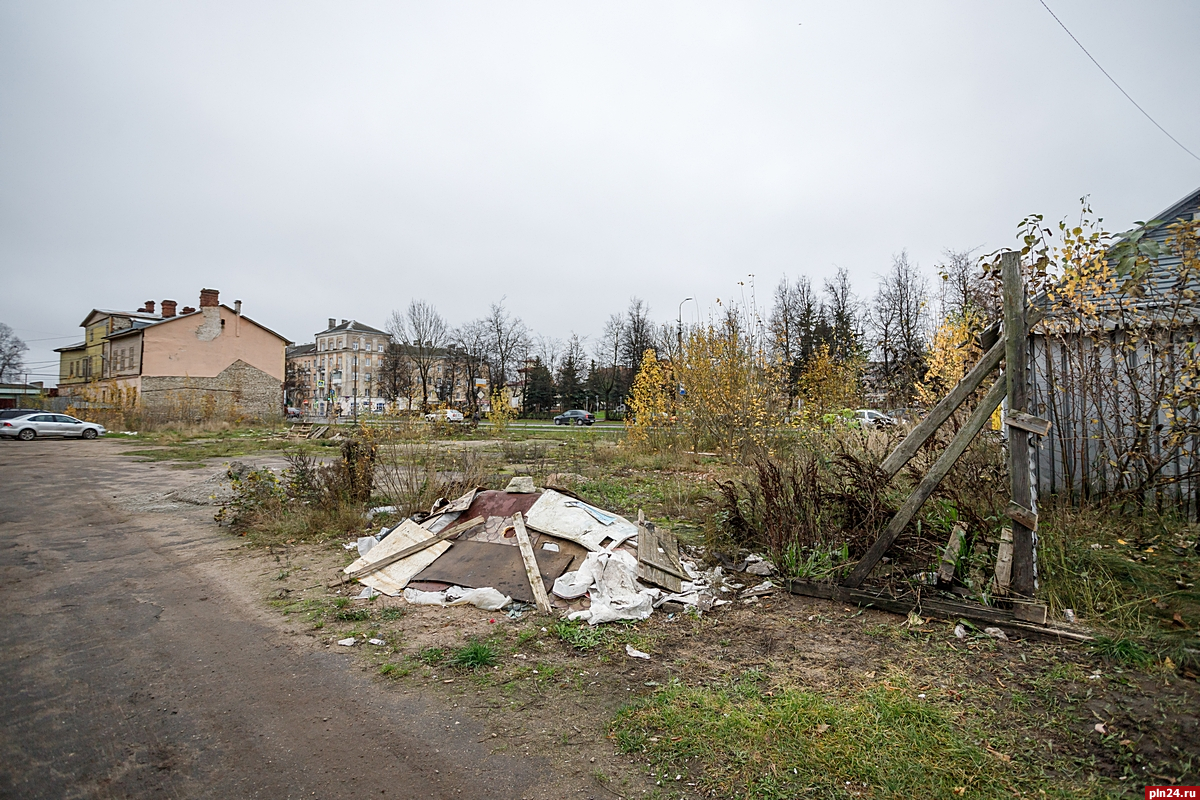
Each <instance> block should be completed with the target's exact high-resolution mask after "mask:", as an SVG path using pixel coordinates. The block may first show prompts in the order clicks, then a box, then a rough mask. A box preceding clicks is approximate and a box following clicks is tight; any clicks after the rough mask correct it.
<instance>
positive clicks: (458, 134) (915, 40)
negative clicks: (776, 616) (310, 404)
mask: <svg viewBox="0 0 1200 800" xmlns="http://www.w3.org/2000/svg"><path fill="white" fill-rule="evenodd" d="M1048 2H1049V3H1050V7H1051V8H1053V9H1054V11H1055V12H1056V13H1057V14H1058V16H1059V17H1060V18H1061V19H1062V20H1063V22H1064V23H1065V24H1066V25H1067V26H1068V27H1069V28H1071V30H1072V32H1073V33H1074V34H1075V35H1076V36H1077V37H1079V39H1080V40H1081V41H1082V42H1083V43H1084V45H1085V46H1087V47H1088V48H1089V50H1090V51H1091V52H1092V54H1093V55H1094V56H1095V57H1096V58H1097V59H1098V60H1099V61H1100V63H1101V64H1103V65H1104V66H1105V68H1106V69H1107V70H1108V71H1109V73H1111V74H1112V75H1113V76H1114V77H1115V78H1116V79H1117V80H1118V81H1119V82H1121V83H1122V85H1123V86H1124V87H1125V89H1126V90H1127V91H1129V93H1130V94H1131V95H1133V97H1134V98H1135V99H1137V101H1138V102H1139V103H1140V104H1141V105H1142V106H1143V107H1144V108H1145V109H1146V110H1147V111H1149V112H1150V113H1151V114H1152V115H1153V116H1154V117H1155V118H1156V119H1157V120H1158V121H1159V122H1160V123H1161V124H1162V125H1163V126H1164V127H1165V128H1167V130H1169V131H1171V132H1172V133H1173V134H1174V135H1175V136H1176V137H1177V138H1179V139H1180V140H1182V141H1183V142H1184V144H1186V145H1187V146H1188V147H1190V148H1191V149H1192V150H1193V151H1196V152H1200V103H1198V102H1197V88H1196V86H1197V80H1200V47H1197V44H1196V43H1197V35H1198V34H1200V3H1197V2H1194V0H1175V1H1174V2H1170V1H1166V0H1164V1H1163V2H1144V1H1140V2H1125V3H1113V2H1096V0H1048ZM1197 186H1200V162H1198V161H1196V160H1194V159H1193V158H1191V157H1190V156H1188V155H1187V154H1186V153H1184V152H1183V151H1182V150H1181V149H1179V147H1177V146H1176V145H1175V144H1173V143H1172V142H1171V141H1170V140H1169V139H1167V138H1166V137H1165V136H1164V135H1163V134H1162V133H1161V132H1160V131H1158V130H1157V129H1156V128H1154V126H1153V125H1152V124H1151V123H1150V122H1149V121H1147V120H1146V119H1145V118H1144V117H1142V116H1141V114H1139V113H1138V111H1137V110H1136V109H1135V108H1134V107H1133V106H1132V105H1130V104H1129V102H1128V101H1127V100H1126V99H1125V98H1124V97H1122V96H1121V95H1120V94H1119V92H1118V91H1117V90H1116V89H1115V88H1114V87H1113V86H1112V85H1111V84H1110V83H1109V82H1108V81H1107V79H1106V78H1105V77H1104V76H1103V75H1102V74H1101V73H1100V72H1099V70H1097V68H1096V67H1095V66H1094V65H1093V64H1092V63H1091V62H1089V61H1088V60H1087V57H1086V56H1085V55H1084V54H1083V53H1082V52H1080V50H1079V49H1078V48H1077V46H1076V45H1075V44H1074V43H1073V42H1072V41H1071V40H1070V38H1069V37H1068V36H1067V34H1066V33H1065V32H1064V31H1063V30H1062V29H1061V28H1060V27H1059V26H1058V24H1057V23H1056V22H1055V21H1054V19H1053V18H1052V17H1051V16H1050V15H1049V14H1048V13H1047V11H1046V10H1045V8H1043V7H1042V5H1041V4H1040V3H1039V2H1038V0H1011V1H1010V2H992V3H983V2H971V3H963V2H941V3H911V2H904V3H896V2H850V3H847V2H827V3H809V2H793V3H784V2H774V3H753V2H744V1H740V2H736V3H730V2H721V3H701V2H696V0H688V2H680V3H665V2H663V3H657V2H636V3H634V2H630V3H619V2H607V3H562V2H555V3H549V2H547V3H516V2H505V3H494V2H487V3H484V2H480V3H452V2H438V3H424V2H423V3H410V4H404V3H397V2H388V3H368V2H353V3H330V2H321V3H302V2H295V1H294V0H289V1H288V2H277V3H273V2H223V3H222V2H202V3H190V4H189V3H181V2H165V3H164V2H157V0H156V1H155V2H143V3H120V2H96V1H95V0H88V2H77V3H71V2H51V1H50V0H30V2H9V0H3V1H2V2H0V279H2V281H3V283H2V287H3V288H2V289H0V321H3V322H7V323H8V324H9V325H11V326H12V327H13V328H15V329H16V331H17V333H18V335H20V336H21V337H22V338H24V339H25V340H26V341H27V342H28V343H29V345H30V354H29V361H30V362H32V363H33V364H34V367H33V368H32V372H33V373H35V374H34V375H31V379H36V378H37V377H40V378H44V379H47V380H48V381H50V382H53V381H54V380H55V379H56V377H57V369H56V365H57V359H56V357H55V354H54V353H53V352H52V348H54V347H58V346H62V345H65V344H68V343H70V342H71V341H73V340H78V339H79V338H81V337H80V329H79V328H78V324H79V322H80V321H81V320H82V319H83V318H84V316H85V315H86V314H87V312H88V311H89V310H90V309H92V308H96V307H99V308H119V309H128V310H133V309H136V308H137V307H138V306H140V305H141V303H142V302H143V301H144V300H148V299H153V300H155V301H161V300H162V299H164V298H169V299H174V300H177V301H179V303H180V305H181V306H182V305H196V304H197V302H198V295H199V290H200V289H201V288H202V287H212V288H216V289H219V290H220V291H221V299H222V300H223V301H225V302H228V303H230V304H232V301H233V300H235V299H241V300H243V301H244V304H245V313H247V314H248V315H249V316H251V317H253V318H254V319H256V320H258V321H260V322H262V323H263V324H265V325H267V326H268V327H271V328H273V329H275V330H277V331H279V332H280V333H282V334H283V335H285V336H287V337H288V338H290V339H293V340H295V341H297V342H303V341H311V340H312V334H313V333H314V332H316V331H319V330H321V329H323V328H324V327H325V321H326V318H328V317H337V318H356V319H359V320H361V321H363V322H366V323H368V324H371V325H376V326H382V325H383V324H384V321H385V319H386V317H387V315H388V313H389V312H390V311H391V310H392V309H394V308H402V307H404V306H405V305H407V303H408V302H409V300H410V299H411V298H414V297H416V298H423V299H425V300H427V301H429V302H432V303H434V304H435V305H436V306H437V307H438V309H439V310H441V312H442V313H443V314H444V316H445V317H446V318H447V319H448V320H449V321H450V322H451V323H454V324H457V323H460V322H464V321H467V320H469V319H472V318H474V317H478V316H481V315H482V314H484V313H485V312H486V310H487V307H488V305H489V304H490V303H491V302H494V301H497V300H499V299H500V298H501V297H505V296H506V297H507V305H508V307H509V308H510V309H511V310H512V311H513V312H515V313H516V314H518V315H520V316H521V317H522V318H524V319H525V321H526V322H527V323H528V324H529V325H530V327H531V328H533V329H534V330H535V331H536V332H538V333H542V334H545V335H549V336H556V337H561V338H565V337H566V336H568V335H569V334H570V333H571V332H572V331H574V332H577V333H579V334H581V335H592V336H594V335H595V334H597V333H598V332H599V331H600V329H601V327H602V325H603V322H604V319H605V318H606V317H607V316H608V315H609V314H610V313H612V312H614V311H620V310H622V309H623V308H624V307H625V305H626V304H627V303H628V300H629V298H630V296H632V295H638V296H640V297H642V298H643V299H645V300H646V301H647V302H648V303H649V305H650V306H651V308H652V311H653V313H654V316H655V317H656V318H658V319H659V320H660V321H666V320H668V319H672V320H673V319H674V318H675V317H676V314H677V309H678V303H679V301H681V300H682V299H683V298H685V297H689V296H693V297H696V298H697V300H698V301H699V302H698V304H691V303H689V304H688V305H687V306H685V307H684V311H683V314H684V318H685V320H687V319H689V318H690V319H695V318H696V316H697V313H698V312H699V313H701V314H706V313H707V309H709V308H710V307H711V306H712V304H713V303H714V301H715V300H716V299H717V298H730V297H734V296H738V297H740V293H741V291H742V288H741V287H739V286H738V282H739V281H748V280H749V279H748V277H747V276H748V275H750V274H753V275H754V278H753V283H754V286H755V287H756V289H757V294H758V298H759V303H760V305H767V304H768V303H769V295H770V292H771V290H772V289H773V287H774V285H775V284H776V283H777V282H778V281H779V279H780V277H782V276H783V275H784V274H785V273H787V274H788V275H792V276H794V275H796V274H799V273H806V274H808V275H810V276H812V277H813V278H814V280H815V281H817V282H819V281H820V280H821V279H823V278H825V277H827V276H829V275H832V274H833V272H834V271H835V270H836V268H837V267H838V266H842V267H845V268H846V269H847V270H849V272H850V275H851V277H852V279H853V282H854V286H855V289H856V290H857V292H858V293H859V294H860V295H861V296H863V297H864V298H865V297H867V296H869V295H871V294H872V293H873V292H874V285H875V276H876V275H878V274H879V273H881V272H882V271H884V270H885V269H886V268H887V267H888V265H889V263H890V260H891V256H892V254H893V253H896V252H898V251H899V250H901V249H902V248H907V250H908V252H909V255H910V257H911V258H913V259H915V260H917V261H918V262H919V263H920V264H921V266H922V267H923V268H925V269H926V270H927V271H929V272H930V273H932V271H933V267H934V265H935V263H936V262H937V260H938V258H939V255H940V253H941V252H942V250H943V249H944V248H948V247H949V248H956V249H962V248H970V247H976V246H979V247H981V248H982V250H983V251H989V250H994V249H996V248H999V247H1003V246H1007V245H1010V244H1013V243H1014V238H1013V233H1014V230H1015V227H1016V224H1017V223H1018V222H1019V221H1020V219H1021V218H1022V216H1024V215H1025V214H1027V213H1030V212H1040V213H1044V214H1046V215H1047V217H1048V218H1054V219H1057V218H1059V217H1061V216H1064V215H1071V216H1074V215H1076V214H1077V209H1078V198H1079V197H1080V196H1082V195H1085V194H1088V195H1091V201H1092V204H1093V206H1094V207H1095V209H1096V210H1097V211H1098V212H1099V213H1101V214H1102V215H1103V216H1104V217H1105V218H1106V220H1107V221H1108V223H1109V224H1110V226H1111V228H1112V229H1114V230H1115V229H1123V228H1124V227H1126V226H1128V225H1129V224H1130V223H1131V222H1133V221H1134V220H1137V219H1146V218H1149V217H1151V216H1152V215H1153V214H1155V213H1157V212H1158V211H1161V210H1162V209H1163V208H1165V207H1166V206H1168V205H1170V204H1171V203H1173V202H1174V201H1176V200H1177V199H1179V198H1180V197H1182V196H1183V195H1185V194H1187V193H1188V192H1190V191H1192V190H1194V189H1195V188H1196V187H1197Z"/></svg>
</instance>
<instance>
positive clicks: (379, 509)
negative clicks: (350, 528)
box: [367, 506, 399, 520]
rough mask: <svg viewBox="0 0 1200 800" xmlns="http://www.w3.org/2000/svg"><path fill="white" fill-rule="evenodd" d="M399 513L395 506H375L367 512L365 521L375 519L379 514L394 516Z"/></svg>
mask: <svg viewBox="0 0 1200 800" xmlns="http://www.w3.org/2000/svg"><path fill="white" fill-rule="evenodd" d="M397 511H399V509H398V508H396V507H395V506H375V508H372V509H371V510H369V511H368V512H367V519H369V520H370V519H375V517H377V516H379V515H380V514H395V513H396V512H397Z"/></svg>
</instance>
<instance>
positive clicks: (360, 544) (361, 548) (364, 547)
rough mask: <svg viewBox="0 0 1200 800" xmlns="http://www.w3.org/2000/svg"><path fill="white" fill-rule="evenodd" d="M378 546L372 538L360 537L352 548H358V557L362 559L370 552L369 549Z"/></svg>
mask: <svg viewBox="0 0 1200 800" xmlns="http://www.w3.org/2000/svg"><path fill="white" fill-rule="evenodd" d="M377 544H379V540H378V539H376V538H375V537H374V536H360V537H358V541H357V542H355V543H354V546H355V547H357V548H358V556H359V558H362V557H363V556H365V555H366V554H367V553H369V552H371V548H372V547H374V546H375V545H377Z"/></svg>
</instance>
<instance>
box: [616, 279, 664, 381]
mask: <svg viewBox="0 0 1200 800" xmlns="http://www.w3.org/2000/svg"><path fill="white" fill-rule="evenodd" d="M624 327H625V330H624V337H623V341H622V343H621V359H622V361H623V363H624V366H625V367H626V368H627V369H628V370H629V374H630V375H637V373H638V370H639V369H641V367H642V356H643V355H645V353H646V351H647V350H655V351H656V352H657V337H656V336H655V333H656V331H655V326H654V322H653V321H651V319H650V306H648V305H646V304H645V303H644V302H643V301H642V300H641V299H640V298H638V297H633V298H630V300H629V308H628V309H626V310H625V320H624Z"/></svg>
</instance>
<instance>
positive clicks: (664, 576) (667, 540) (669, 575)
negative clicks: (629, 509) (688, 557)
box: [638, 512, 689, 592]
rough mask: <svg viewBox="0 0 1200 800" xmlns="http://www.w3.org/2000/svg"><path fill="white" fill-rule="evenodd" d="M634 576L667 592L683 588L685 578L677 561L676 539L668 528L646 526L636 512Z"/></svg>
mask: <svg viewBox="0 0 1200 800" xmlns="http://www.w3.org/2000/svg"><path fill="white" fill-rule="evenodd" d="M638 578H639V579H641V580H643V581H646V582H647V583H653V584H654V585H655V586H661V587H662V588H664V589H666V590H667V591H669V592H679V591H682V589H683V581H685V580H689V578H688V576H687V574H686V573H685V572H684V571H683V565H682V563H680V561H679V539H678V538H676V536H675V534H673V533H671V532H670V531H660V530H658V529H656V528H649V527H647V526H646V525H645V520H644V517H643V515H642V513H641V512H638Z"/></svg>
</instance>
